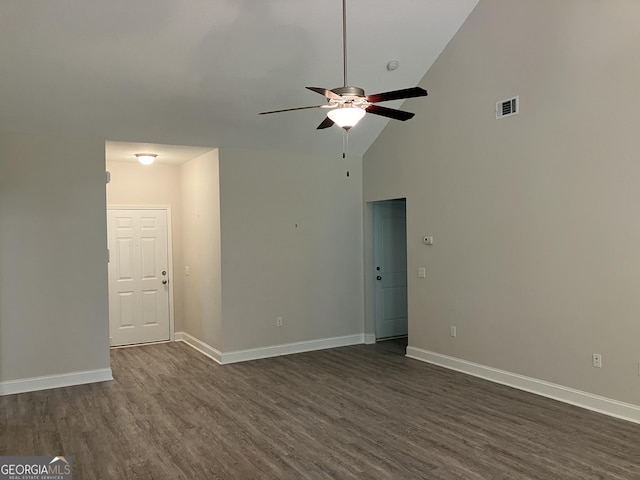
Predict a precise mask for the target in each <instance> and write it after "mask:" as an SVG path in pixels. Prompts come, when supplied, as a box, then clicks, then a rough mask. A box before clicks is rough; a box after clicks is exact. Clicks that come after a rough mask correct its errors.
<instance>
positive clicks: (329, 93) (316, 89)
mask: <svg viewBox="0 0 640 480" xmlns="http://www.w3.org/2000/svg"><path fill="white" fill-rule="evenodd" d="M306 88H307V89H308V90H311V91H312V92H316V93H319V94H320V95H323V96H325V97H327V98H328V99H329V100H341V99H342V97H341V96H340V95H338V94H337V93H334V92H332V91H331V90H327V89H326V88H320V87H306Z"/></svg>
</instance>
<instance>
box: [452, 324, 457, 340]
mask: <svg viewBox="0 0 640 480" xmlns="http://www.w3.org/2000/svg"><path fill="white" fill-rule="evenodd" d="M451 336H452V337H457V336H458V329H457V328H456V326H455V325H451Z"/></svg>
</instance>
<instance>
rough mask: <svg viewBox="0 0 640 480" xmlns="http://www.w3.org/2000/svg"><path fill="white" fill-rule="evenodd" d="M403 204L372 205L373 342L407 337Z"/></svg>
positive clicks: (405, 237)
mask: <svg viewBox="0 0 640 480" xmlns="http://www.w3.org/2000/svg"><path fill="white" fill-rule="evenodd" d="M406 218H407V215H406V203H405V201H398V200H389V201H386V202H379V203H376V204H374V205H373V227H374V235H373V252H374V275H375V280H374V281H375V324H376V339H378V340H380V339H383V338H391V337H399V336H403V335H407V334H408V314H407V220H406Z"/></svg>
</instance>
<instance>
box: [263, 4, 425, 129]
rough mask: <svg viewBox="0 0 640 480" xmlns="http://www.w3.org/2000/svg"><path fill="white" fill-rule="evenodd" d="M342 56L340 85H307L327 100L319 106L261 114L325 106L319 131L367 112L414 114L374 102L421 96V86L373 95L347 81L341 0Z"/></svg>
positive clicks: (353, 121)
mask: <svg viewBox="0 0 640 480" xmlns="http://www.w3.org/2000/svg"><path fill="white" fill-rule="evenodd" d="M342 55H343V64H344V85H343V86H342V87H337V88H333V89H331V90H329V89H326V88H320V87H306V88H308V89H309V90H311V91H313V92H316V93H319V94H320V95H323V96H324V97H326V99H327V103H325V104H322V105H312V106H309V107H297V108H285V109H283V110H273V111H270V112H261V113H260V115H267V114H270V113H280V112H291V111H293V110H306V109H310V108H327V109H330V110H329V112H328V113H327V118H325V119H324V120H323V121H322V123H321V124H320V125H318V130H322V129H324V128H329V127H331V126H333V124H336V125H338V126H339V127H341V128H343V129H345V130H346V131H349V129H350V128H351V127H353V126H355V125H356V124H357V123H358V122H359V121H360V120H361V119H362V117H364V116H365V114H366V113H372V114H374V115H380V116H383V117H388V118H392V119H394V120H401V121H405V120H409V119H410V118H413V116H414V115H415V114H414V113H411V112H405V111H403V110H397V109H394V108H388V107H381V106H379V105H376V104H377V103H380V102H388V101H391V100H401V99H405V98H413V97H424V96H426V95H427V91H426V90H425V89H424V88H420V87H413V88H405V89H403V90H394V91H391V92H384V93H376V94H373V95H365V93H364V90H363V89H362V88H360V87H351V86H349V84H348V82H347V1H346V0H342Z"/></svg>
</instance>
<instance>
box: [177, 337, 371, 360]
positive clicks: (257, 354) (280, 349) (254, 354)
mask: <svg viewBox="0 0 640 480" xmlns="http://www.w3.org/2000/svg"><path fill="white" fill-rule="evenodd" d="M175 339H176V341H177V342H184V343H186V344H187V345H189V346H190V347H193V348H195V349H196V350H198V351H199V352H200V353H203V354H204V355H206V356H207V357H209V358H211V359H213V360H215V361H216V362H218V363H219V364H221V365H226V364H229V363H238V362H247V361H249V360H259V359H261V358H270V357H279V356H281V355H290V354H292V353H303V352H312V351H314V350H324V349H327V348H336V347H346V346H348V345H360V344H362V343H365V336H364V335H363V334H361V333H360V334H356V335H347V336H345V337H332V338H320V339H318V340H309V341H306V342H295V343H285V344H282V345H272V346H269V347H259V348H251V349H248V350H236V351H232V352H220V351H219V350H216V349H215V348H213V347H212V346H211V345H207V344H206V343H204V342H202V341H200V340H198V339H197V338H195V337H192V336H191V335H189V334H188V333H186V332H176V334H175Z"/></svg>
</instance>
